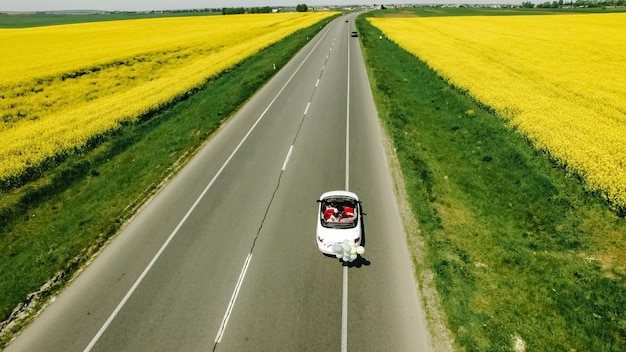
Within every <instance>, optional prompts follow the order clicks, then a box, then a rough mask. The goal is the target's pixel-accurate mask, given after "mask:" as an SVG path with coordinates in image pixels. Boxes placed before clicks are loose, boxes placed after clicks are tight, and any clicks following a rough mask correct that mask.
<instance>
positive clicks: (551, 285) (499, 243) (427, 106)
mask: <svg viewBox="0 0 626 352" xmlns="http://www.w3.org/2000/svg"><path fill="white" fill-rule="evenodd" d="M373 15H380V13H373ZM357 26H358V29H359V32H360V38H361V45H362V47H363V51H364V55H365V59H366V65H367V67H368V71H369V75H370V81H371V85H372V90H373V92H374V98H375V101H376V105H377V108H378V112H379V116H380V118H381V120H382V122H383V125H384V126H385V128H386V130H387V132H388V134H389V135H390V138H391V139H392V142H393V146H394V148H395V149H396V153H397V156H398V159H399V161H400V167H401V171H402V174H403V176H404V182H405V186H406V190H407V195H408V198H409V202H410V204H411V207H412V210H413V212H414V214H415V217H416V219H418V221H419V226H420V231H419V234H410V236H422V237H423V242H424V247H425V248H424V250H423V253H424V254H423V256H418V253H421V252H420V251H419V249H418V248H411V251H412V253H413V258H414V262H415V264H416V270H417V272H416V276H417V277H418V278H421V277H423V275H422V274H423V272H430V273H432V274H433V275H434V283H435V286H436V289H437V292H438V294H439V295H440V297H441V302H442V308H443V310H444V311H445V316H447V325H448V327H449V329H450V331H451V332H452V333H453V334H454V335H455V340H456V344H457V347H458V348H459V349H461V350H465V351H511V350H513V349H514V345H515V343H516V341H517V342H519V341H523V343H524V345H525V347H526V350H528V351H574V350H576V351H624V350H626V315H625V313H626V295H625V294H624V293H626V281H625V280H624V279H625V278H626V256H625V255H624V250H625V249H626V221H625V219H623V218H620V217H619V216H617V215H616V214H615V213H613V212H611V211H610V209H609V207H608V206H607V204H605V203H604V202H603V201H602V200H601V199H600V198H598V197H596V196H594V195H590V194H588V193H586V192H585V191H584V189H583V188H582V186H581V184H580V182H579V181H578V180H577V179H575V178H573V177H570V176H568V175H567V174H566V173H565V171H564V170H562V169H561V168H559V167H558V166H557V165H555V164H554V163H553V162H552V161H551V160H550V159H549V157H548V156H547V155H546V154H545V153H542V152H540V151H537V150H536V149H534V148H533V146H532V145H531V144H530V143H529V142H528V141H527V140H525V139H524V138H523V137H521V136H520V135H519V134H517V133H516V132H515V131H514V130H513V129H512V128H511V127H510V126H508V125H507V124H506V122H505V120H503V119H501V118H499V117H498V116H494V115H493V114H491V113H490V112H489V111H487V110H485V109H483V108H481V105H480V104H477V103H476V102H475V101H473V100H472V99H471V98H469V97H468V96H467V95H466V94H465V93H464V92H461V91H458V90H456V89H454V88H453V87H451V86H450V85H448V84H447V83H446V82H445V81H444V80H442V79H441V78H440V77H439V76H437V74H436V73H435V72H433V71H432V70H431V69H429V68H428V67H427V66H426V65H425V64H424V63H422V62H421V61H419V60H418V59H417V58H416V57H414V56H412V55H410V54H408V53H407V52H405V51H403V50H402V49H401V48H399V47H398V46H397V45H395V44H394V43H393V42H391V41H388V40H385V39H380V38H381V36H382V33H381V32H380V31H378V29H376V28H374V27H372V26H371V25H370V24H369V22H367V21H366V20H365V19H364V17H363V16H361V17H359V18H358V20H357ZM383 38H384V36H383ZM459 64H462V63H459ZM412 242H414V241H409V243H412Z"/></svg>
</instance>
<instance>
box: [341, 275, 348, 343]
mask: <svg viewBox="0 0 626 352" xmlns="http://www.w3.org/2000/svg"><path fill="white" fill-rule="evenodd" d="M342 292H343V293H342V295H341V352H347V351H348V266H344V267H343V290H342Z"/></svg>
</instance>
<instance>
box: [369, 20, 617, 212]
mask: <svg viewBox="0 0 626 352" xmlns="http://www.w3.org/2000/svg"><path fill="white" fill-rule="evenodd" d="M369 20H370V22H371V23H372V24H373V25H374V26H376V27H378V28H379V29H381V30H382V31H383V32H384V33H385V35H387V36H388V37H389V38H390V40H393V41H394V42H396V43H398V44H399V45H400V46H401V47H402V48H404V49H405V50H407V51H408V52H410V53H412V54H414V55H416V56H417V57H419V58H420V60H422V61H424V62H426V63H427V64H428V65H429V66H430V67H431V68H433V69H434V70H435V71H436V72H438V74H440V75H441V76H442V77H443V78H444V79H446V80H448V81H449V82H450V83H452V84H453V85H455V86H457V87H459V88H460V89H463V90H466V91H467V92H468V94H470V95H471V96H472V97H474V98H475V99H476V100H477V101H480V102H481V103H483V104H485V105H487V106H489V107H491V108H493V109H494V110H495V111H496V112H497V113H498V114H499V115H501V116H503V117H505V118H507V119H509V121H510V122H511V124H512V125H513V126H515V127H516V128H517V129H518V130H519V131H520V132H521V133H523V134H524V135H526V136H527V137H528V138H529V139H530V140H531V141H532V142H533V143H534V144H535V145H536V146H537V147H538V148H541V149H544V150H547V151H548V152H549V153H550V154H551V155H552V156H553V157H554V158H555V159H557V160H558V161H559V162H560V163H562V164H563V165H565V167H566V168H567V169H568V170H569V171H572V172H574V173H576V174H578V175H581V176H583V177H584V179H585V185H586V187H588V189H589V190H592V191H597V192H600V193H601V194H603V195H604V196H605V197H606V198H607V199H608V200H609V201H610V202H611V203H612V204H613V205H618V206H621V207H626V14H623V13H619V14H584V15H549V16H502V17H500V16H498V17H430V18H418V17H414V18H371V19H369Z"/></svg>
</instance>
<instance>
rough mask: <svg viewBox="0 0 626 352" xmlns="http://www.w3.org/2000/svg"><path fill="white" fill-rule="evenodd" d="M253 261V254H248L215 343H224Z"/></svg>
mask: <svg viewBox="0 0 626 352" xmlns="http://www.w3.org/2000/svg"><path fill="white" fill-rule="evenodd" d="M251 259H252V252H250V253H248V256H247V257H246V261H245V262H244V263H243V268H242V269H241V273H240V274H239V279H237V284H236V285H235V291H234V292H233V295H232V296H231V297H230V302H229V303H228V308H226V313H225V314H224V318H223V319H222V324H221V325H220V328H219V330H218V331H217V336H216V337H215V343H220V341H222V336H223V335H224V331H225V330H226V325H227V324H228V319H229V318H230V313H231V312H232V311H233V307H234V306H235V301H236V300H237V295H239V289H240V288H241V284H242V283H243V279H244V278H245V277H246V271H248V265H249V264H250V260H251Z"/></svg>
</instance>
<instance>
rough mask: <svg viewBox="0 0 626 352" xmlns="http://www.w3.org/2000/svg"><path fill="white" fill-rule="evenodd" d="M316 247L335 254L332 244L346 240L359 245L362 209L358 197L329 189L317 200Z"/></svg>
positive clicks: (361, 236) (360, 240)
mask: <svg viewBox="0 0 626 352" xmlns="http://www.w3.org/2000/svg"><path fill="white" fill-rule="evenodd" d="M317 202H318V203H319V208H318V212H317V230H316V239H317V248H319V250H320V251H321V252H322V253H325V254H329V255H335V254H336V253H335V252H334V251H333V246H334V245H335V244H337V243H343V242H344V241H345V240H348V241H349V242H350V244H351V245H352V246H355V247H356V246H360V245H361V242H362V240H363V233H362V222H363V211H362V209H361V202H360V201H359V197H358V196H357V195H356V194H354V193H352V192H348V191H331V192H326V193H324V194H322V195H321V196H320V198H319V199H318V201H317Z"/></svg>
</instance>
